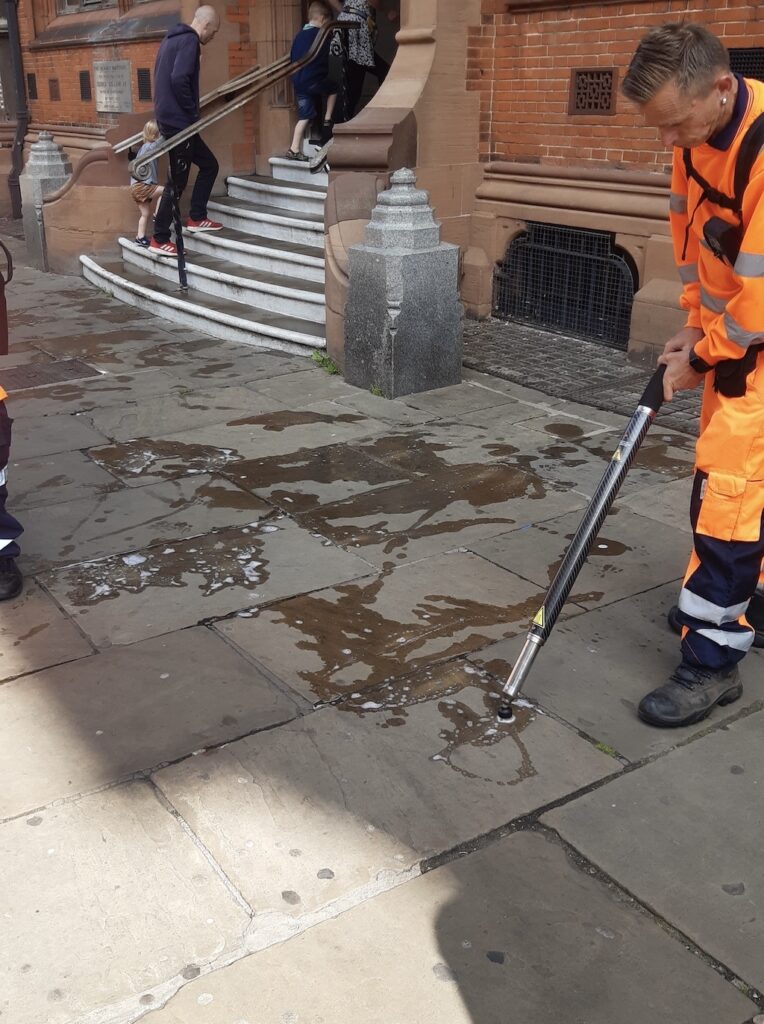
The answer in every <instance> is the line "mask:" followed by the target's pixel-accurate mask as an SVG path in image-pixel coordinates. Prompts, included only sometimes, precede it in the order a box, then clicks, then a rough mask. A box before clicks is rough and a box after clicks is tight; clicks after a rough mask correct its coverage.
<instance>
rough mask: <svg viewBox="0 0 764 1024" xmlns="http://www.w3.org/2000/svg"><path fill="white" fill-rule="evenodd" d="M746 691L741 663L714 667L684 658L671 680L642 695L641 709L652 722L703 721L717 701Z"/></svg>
mask: <svg viewBox="0 0 764 1024" xmlns="http://www.w3.org/2000/svg"><path fill="white" fill-rule="evenodd" d="M742 695H743V684H742V683H741V682H740V673H739V672H738V668H737V665H732V666H731V667H730V668H724V669H718V670H717V671H714V670H712V669H710V668H700V667H698V666H696V665H687V664H685V663H684V662H682V663H681V664H680V665H678V666H677V668H676V669H675V670H674V672H673V673H672V675H671V677H670V678H669V681H668V682H667V683H664V684H663V686H659V687H658V688H657V689H656V690H653V691H652V692H650V693H648V694H647V696H646V697H643V698H642V700H641V701H640V704H639V708H638V709H637V712H638V714H639V717H640V718H641V719H642V721H643V722H647V723H648V724H649V725H659V726H663V727H664V728H676V727H677V726H680V725H694V724H695V723H696V722H702V721H703V719H704V718H705V717H706V716H707V715H709V714H710V713H711V711H712V709H713V708H714V707H716V705H717V704H720V705H721V706H722V707H723V706H724V705H725V704H731V703H732V702H733V701H735V700H739V698H740V697H742Z"/></svg>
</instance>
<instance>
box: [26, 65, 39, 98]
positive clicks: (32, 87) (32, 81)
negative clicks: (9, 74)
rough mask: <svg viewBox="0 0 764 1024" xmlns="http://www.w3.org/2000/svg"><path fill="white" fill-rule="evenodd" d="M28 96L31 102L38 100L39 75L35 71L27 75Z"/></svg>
mask: <svg viewBox="0 0 764 1024" xmlns="http://www.w3.org/2000/svg"><path fill="white" fill-rule="evenodd" d="M27 94H28V95H29V98H30V100H36V99H37V75H36V74H35V73H34V71H30V72H29V74H28V75H27Z"/></svg>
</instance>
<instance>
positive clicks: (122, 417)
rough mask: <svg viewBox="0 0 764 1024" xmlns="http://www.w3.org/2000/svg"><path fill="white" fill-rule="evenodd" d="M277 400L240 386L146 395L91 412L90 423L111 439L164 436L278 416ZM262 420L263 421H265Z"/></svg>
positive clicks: (124, 439)
mask: <svg viewBox="0 0 764 1024" xmlns="http://www.w3.org/2000/svg"><path fill="white" fill-rule="evenodd" d="M283 408H284V407H283V406H282V405H280V404H279V403H278V402H274V401H271V400H270V399H268V398H263V397H261V396H259V395H257V394H256V393H254V392H252V391H250V390H248V389H247V388H241V387H230V388H212V389H209V390H199V391H190V390H185V389H180V388H179V389H178V390H177V391H174V392H172V393H168V394H163V395H156V396H147V397H145V398H144V399H142V400H141V402H140V403H139V404H137V403H132V404H130V405H123V404H122V403H119V404H117V403H112V404H111V406H110V407H109V408H100V409H95V410H93V412H92V413H90V417H89V418H90V420H91V421H92V423H93V425H94V426H95V427H96V429H97V430H99V431H100V432H101V433H102V434H104V435H105V436H106V437H109V438H111V439H112V440H114V441H128V440H133V439H136V438H141V437H147V438H151V437H166V436H168V435H171V434H178V433H182V432H184V431H187V430H198V429H200V428H203V427H206V426H210V425H212V424H217V423H225V424H226V425H228V424H229V423H230V422H231V421H235V420H239V419H241V418H242V417H245V418H246V417H249V416H255V417H267V416H269V415H274V416H278V414H279V413H281V412H282V411H283ZM263 422H266V421H265V420H264V421H263Z"/></svg>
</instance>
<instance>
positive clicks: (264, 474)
mask: <svg viewBox="0 0 764 1024" xmlns="http://www.w3.org/2000/svg"><path fill="white" fill-rule="evenodd" d="M220 472H221V473H222V474H223V475H225V476H227V477H229V478H230V479H231V480H233V481H234V483H235V484H236V485H237V486H238V487H242V488H244V490H247V491H251V492H252V493H253V494H257V495H258V496H259V497H261V498H264V499H266V500H267V501H268V502H269V503H270V504H272V505H277V506H278V507H279V508H281V509H283V511H285V512H289V513H291V514H295V513H298V512H306V511H308V510H310V509H312V508H315V507H316V506H317V505H328V504H331V503H332V502H336V501H341V500H343V499H344V498H347V497H351V496H353V495H357V494H364V493H366V492H368V491H375V490H377V489H379V488H381V487H389V486H390V485H391V484H397V483H401V482H403V481H405V480H408V479H409V477H408V474H407V473H404V472H403V471H402V470H398V469H395V468H393V467H388V466H386V465H384V463H382V462H378V461H377V460H375V459H370V458H369V457H368V456H367V455H365V454H364V453H363V452H362V451H358V450H357V449H355V448H353V447H352V446H351V445H349V444H337V445H327V446H326V447H324V448H306V449H304V450H300V451H296V452H293V453H290V454H288V455H275V456H272V457H271V458H265V459H249V460H246V461H243V462H226V463H225V464H224V466H223V467H222V468H221V470H220Z"/></svg>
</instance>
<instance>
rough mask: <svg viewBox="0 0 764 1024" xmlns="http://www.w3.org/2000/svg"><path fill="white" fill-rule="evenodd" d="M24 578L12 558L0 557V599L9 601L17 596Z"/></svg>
mask: <svg viewBox="0 0 764 1024" xmlns="http://www.w3.org/2000/svg"><path fill="white" fill-rule="evenodd" d="M23 585H24V579H23V577H22V575H21V573H20V572H19V570H18V566H17V565H16V560H15V559H14V558H8V557H7V556H5V557H4V558H0V601H10V600H12V599H13V598H14V597H18V596H19V594H20V593H21V588H22V587H23Z"/></svg>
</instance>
